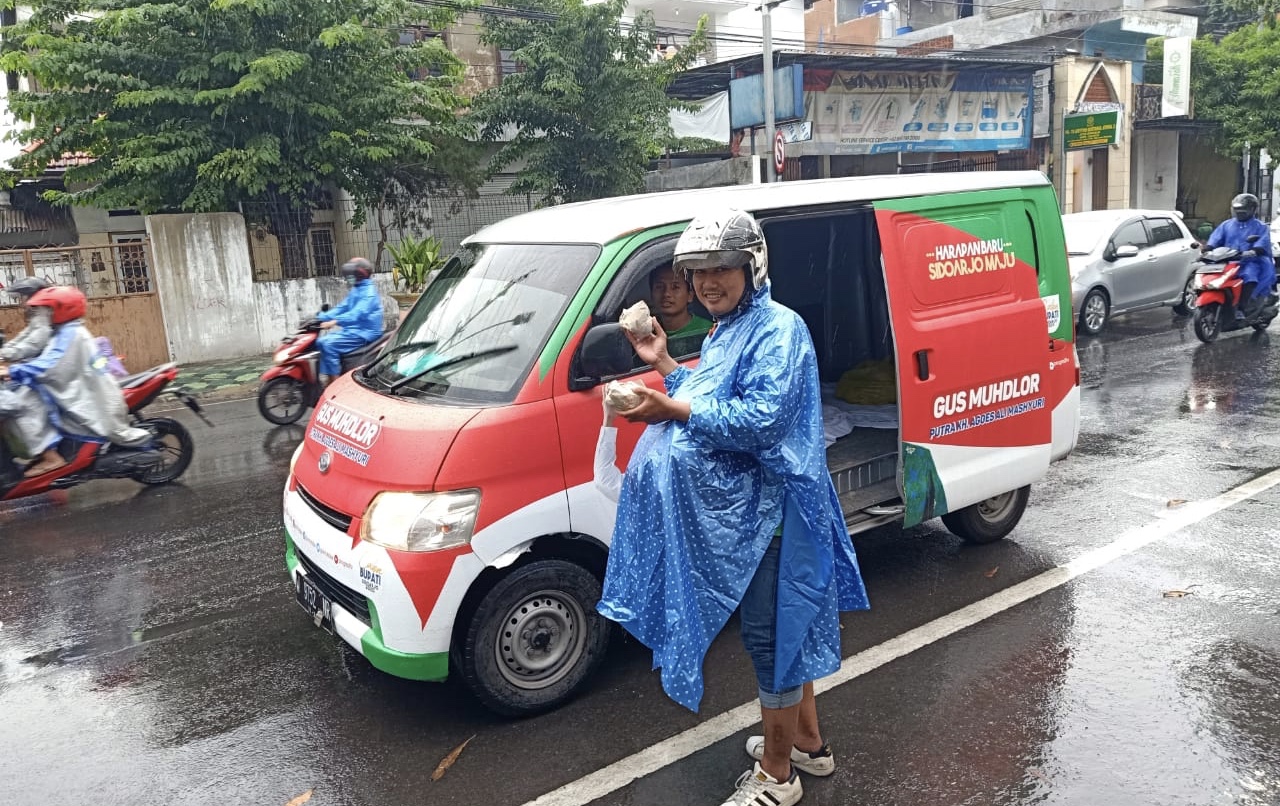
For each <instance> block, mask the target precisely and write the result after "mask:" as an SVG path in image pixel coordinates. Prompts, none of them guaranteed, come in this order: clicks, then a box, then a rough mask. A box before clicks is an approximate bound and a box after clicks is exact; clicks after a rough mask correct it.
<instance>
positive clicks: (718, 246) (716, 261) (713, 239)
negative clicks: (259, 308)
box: [672, 209, 769, 289]
mask: <svg viewBox="0 0 1280 806" xmlns="http://www.w3.org/2000/svg"><path fill="white" fill-rule="evenodd" d="M672 265H673V267H674V268H675V270H676V271H678V272H680V273H681V274H684V275H685V276H688V273H689V272H691V271H693V270H695V269H699V268H707V267H712V266H715V267H720V266H749V267H750V268H749V272H750V275H751V284H752V285H753V286H755V287H756V288H757V289H759V288H760V287H761V286H763V285H764V284H765V281H766V280H768V279H769V249H768V247H767V246H765V243H764V232H762V231H761V230H760V225H759V224H758V223H757V222H756V220H755V218H754V217H753V216H752V215H751V214H750V213H746V212H743V211H742V210H733V209H725V210H717V211H715V212H712V213H704V214H703V215H700V216H698V217H697V218H695V219H693V220H692V221H690V222H689V226H687V227H685V228H684V232H683V233H681V234H680V240H679V241H677V242H676V253H675V259H674V260H673V262H672Z"/></svg>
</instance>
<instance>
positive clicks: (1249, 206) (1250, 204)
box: [1231, 193, 1258, 221]
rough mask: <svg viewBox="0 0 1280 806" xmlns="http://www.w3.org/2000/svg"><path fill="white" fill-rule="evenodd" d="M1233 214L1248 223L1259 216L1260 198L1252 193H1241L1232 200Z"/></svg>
mask: <svg viewBox="0 0 1280 806" xmlns="http://www.w3.org/2000/svg"><path fill="white" fill-rule="evenodd" d="M1231 214H1232V215H1234V216H1235V217H1236V218H1238V219H1240V220H1241V221H1247V220H1249V219H1250V218H1253V217H1254V216H1255V215H1257V214H1258V197H1257V196H1255V195H1253V194H1252V193H1241V194H1240V195H1238V196H1236V197H1235V198H1234V199H1232V200H1231Z"/></svg>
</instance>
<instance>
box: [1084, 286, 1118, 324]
mask: <svg viewBox="0 0 1280 806" xmlns="http://www.w3.org/2000/svg"><path fill="white" fill-rule="evenodd" d="M1110 312H1111V303H1110V302H1109V301H1108V300H1107V293H1106V292H1105V291H1103V290H1102V289H1100V288H1095V289H1093V290H1092V291H1090V292H1089V293H1088V294H1087V295H1086V296H1085V298H1084V302H1082V303H1080V329H1081V330H1083V331H1084V332H1085V333H1088V334H1089V335H1090V336H1096V335H1098V334H1099V333H1101V332H1102V326H1103V325H1105V324H1106V323H1107V315H1108V314H1109V313H1110Z"/></svg>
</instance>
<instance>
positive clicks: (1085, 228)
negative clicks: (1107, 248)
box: [1062, 216, 1114, 255]
mask: <svg viewBox="0 0 1280 806" xmlns="http://www.w3.org/2000/svg"><path fill="white" fill-rule="evenodd" d="M1112 229H1114V226H1113V224H1112V223H1110V222H1106V221H1102V220H1100V219H1097V218H1072V217H1071V216H1063V217H1062V232H1063V234H1064V235H1066V237H1067V254H1068V255H1088V254H1092V253H1093V250H1094V249H1096V248H1098V246H1100V245H1101V244H1102V242H1103V241H1104V240H1105V239H1106V238H1107V236H1109V235H1110V234H1111V230H1112Z"/></svg>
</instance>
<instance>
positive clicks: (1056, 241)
mask: <svg viewBox="0 0 1280 806" xmlns="http://www.w3.org/2000/svg"><path fill="white" fill-rule="evenodd" d="M874 207H875V209H877V210H891V211H894V212H900V213H912V214H914V215H918V216H920V217H921V218H928V219H932V220H936V221H939V222H941V223H944V224H946V225H948V226H950V227H954V228H956V229H959V230H962V231H964V232H967V233H969V234H970V235H972V236H973V237H974V238H975V239H977V240H980V241H994V240H997V239H1007V240H1012V241H1013V243H1012V246H1013V249H1014V254H1015V255H1016V256H1017V258H1018V259H1019V260H1021V261H1022V262H1024V263H1027V264H1030V265H1033V266H1037V267H1038V269H1039V275H1038V287H1039V293H1040V297H1041V298H1045V297H1054V296H1056V297H1057V298H1058V306H1059V310H1060V311H1061V315H1060V317H1059V320H1058V326H1057V327H1056V328H1054V330H1053V331H1052V332H1051V333H1050V334H1049V335H1050V336H1052V337H1053V338H1055V339H1060V340H1063V341H1074V340H1075V328H1074V325H1073V317H1072V315H1071V310H1072V309H1071V274H1070V271H1069V270H1068V268H1067V246H1066V239H1065V237H1064V236H1063V234H1062V216H1061V214H1060V213H1059V212H1058V202H1057V197H1056V195H1055V194H1054V191H1053V188H1052V187H1049V186H1047V185H1042V186H1036V187H1029V188H1005V189H998V190H977V191H973V192H970V193H947V194H945V195H941V196H912V197H908V198H899V199H885V200H882V201H878V202H876V203H875V204H874ZM970 213H975V214H978V215H973V216H970ZM984 213H986V214H988V215H982V214H984ZM984 224H985V226H984ZM1014 233H1027V235H1028V236H1031V235H1032V233H1034V235H1033V236H1032V237H1031V240H1030V241H1028V239H1027V237H1025V236H1024V237H1012V236H1013V235H1014Z"/></svg>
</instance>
